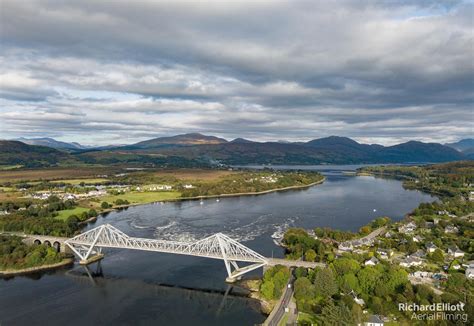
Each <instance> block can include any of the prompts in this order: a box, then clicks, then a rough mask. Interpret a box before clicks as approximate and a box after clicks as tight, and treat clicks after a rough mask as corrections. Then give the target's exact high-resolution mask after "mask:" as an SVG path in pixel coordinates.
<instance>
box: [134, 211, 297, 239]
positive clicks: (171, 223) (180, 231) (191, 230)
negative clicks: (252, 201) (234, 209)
mask: <svg viewBox="0 0 474 326" xmlns="http://www.w3.org/2000/svg"><path fill="white" fill-rule="evenodd" d="M273 218H274V216H273V214H265V215H260V216H258V217H257V218H256V219H252V220H251V222H249V223H247V224H243V225H242V224H241V225H235V224H240V223H242V221H240V220H238V219H233V220H228V221H229V224H227V225H219V226H218V227H217V226H216V225H212V226H202V225H201V226H196V225H193V224H190V223H186V222H189V221H186V222H185V221H183V220H181V219H179V218H178V217H174V218H166V219H165V221H163V223H160V225H158V226H154V227H153V228H154V232H153V235H154V237H155V238H156V239H162V240H170V241H180V242H192V241H197V240H200V239H203V238H205V237H208V236H211V235H213V234H215V233H217V232H222V233H224V234H226V235H228V236H229V237H231V238H232V239H234V240H236V241H239V242H246V241H251V240H254V239H256V238H258V237H260V236H261V235H263V234H265V233H272V235H271V237H272V238H273V239H275V240H277V239H278V240H281V239H282V238H283V234H284V232H285V230H286V229H287V228H289V227H292V226H294V224H295V222H296V221H297V220H298V217H289V218H287V219H286V220H284V221H283V222H282V223H278V222H277V223H272V222H274V221H272V220H273ZM131 225H132V226H133V227H137V226H136V224H135V223H132V224H131ZM138 228H139V227H138Z"/></svg>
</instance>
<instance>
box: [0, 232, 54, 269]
mask: <svg viewBox="0 0 474 326" xmlns="http://www.w3.org/2000/svg"><path fill="white" fill-rule="evenodd" d="M62 259H63V256H62V254H60V253H58V252H57V251H56V250H55V249H54V248H52V247H48V246H46V245H33V246H27V245H26V244H24V243H23V242H22V241H21V238H19V237H16V236H6V235H0V269H2V270H6V269H21V268H27V267H36V266H41V265H45V264H54V263H58V262H60V261H61V260H62Z"/></svg>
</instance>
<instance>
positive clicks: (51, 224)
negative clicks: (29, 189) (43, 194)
mask: <svg viewBox="0 0 474 326" xmlns="http://www.w3.org/2000/svg"><path fill="white" fill-rule="evenodd" d="M15 205H18V204H13V203H11V204H10V203H5V204H2V206H3V207H6V209H7V211H8V210H10V209H11V208H12V207H15ZM75 206H76V203H75V202H74V201H72V200H66V201H62V200H61V199H59V198H58V197H56V196H51V197H49V198H48V199H47V200H45V201H44V202H43V203H42V204H33V203H32V202H26V203H24V204H23V206H22V207H21V208H22V209H21V210H16V211H15V212H14V213H13V214H9V215H5V216H1V217H0V230H2V231H9V232H24V233H28V234H48V235H54V236H63V237H67V236H72V235H73V234H74V233H75V232H76V231H77V230H79V223H80V222H82V221H84V220H86V219H88V218H90V217H92V216H97V212H96V211H95V210H93V209H92V210H89V211H88V212H83V213H82V214H81V215H80V216H76V215H72V216H70V217H69V218H68V219H67V220H66V221H63V220H60V219H56V218H54V217H55V216H57V215H58V211H61V210H65V209H72V208H74V207H75ZM16 209H18V208H16Z"/></svg>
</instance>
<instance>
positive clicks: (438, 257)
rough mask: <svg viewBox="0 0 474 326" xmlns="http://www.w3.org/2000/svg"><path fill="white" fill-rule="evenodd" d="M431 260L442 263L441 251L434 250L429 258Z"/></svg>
mask: <svg viewBox="0 0 474 326" xmlns="http://www.w3.org/2000/svg"><path fill="white" fill-rule="evenodd" d="M430 258H431V260H433V261H434V262H437V263H442V262H443V261H444V255H443V251H441V249H439V248H438V249H436V250H435V251H434V252H433V253H432V254H431V256H430Z"/></svg>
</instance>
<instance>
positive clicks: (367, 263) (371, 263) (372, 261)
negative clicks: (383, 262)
mask: <svg viewBox="0 0 474 326" xmlns="http://www.w3.org/2000/svg"><path fill="white" fill-rule="evenodd" d="M378 263H379V260H378V259H377V258H375V257H372V258H370V259H369V260H366V261H365V263H364V265H365V266H375V265H377V264H378Z"/></svg>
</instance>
